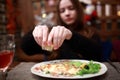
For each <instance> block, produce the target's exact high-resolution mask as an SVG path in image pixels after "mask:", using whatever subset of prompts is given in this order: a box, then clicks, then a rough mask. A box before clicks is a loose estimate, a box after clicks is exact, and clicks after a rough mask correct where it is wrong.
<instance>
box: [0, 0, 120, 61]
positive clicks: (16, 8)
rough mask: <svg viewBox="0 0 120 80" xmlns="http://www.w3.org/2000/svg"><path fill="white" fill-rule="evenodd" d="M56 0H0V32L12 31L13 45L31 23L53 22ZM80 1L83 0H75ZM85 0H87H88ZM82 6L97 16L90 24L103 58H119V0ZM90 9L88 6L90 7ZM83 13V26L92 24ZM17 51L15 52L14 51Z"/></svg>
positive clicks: (33, 25)
mask: <svg viewBox="0 0 120 80" xmlns="http://www.w3.org/2000/svg"><path fill="white" fill-rule="evenodd" d="M57 1H58V0H0V35H1V34H14V35H15V39H16V46H18V47H19V45H20V39H21V38H22V37H23V36H24V35H25V34H26V33H27V32H29V31H30V30H32V29H33V28H34V27H35V25H37V24H41V23H47V24H50V25H55V24H56V7H55V6H56V3H57ZM79 1H80V2H82V3H83V2H84V1H87V0H79ZM88 1H89V0H88ZM91 1H92V3H90V4H89V3H88V4H87V3H86V2H85V3H83V7H87V6H89V5H93V6H94V10H95V11H96V13H95V14H93V15H96V14H97V16H96V17H97V18H96V19H95V20H94V26H95V27H96V30H97V32H98V34H99V36H100V38H101V40H102V43H101V44H102V45H103V48H104V53H103V54H104V56H105V57H104V60H107V59H109V58H110V59H111V60H112V61H120V59H119V57H120V0H91ZM90 10H91V9H90ZM90 10H88V15H87V16H86V23H87V24H85V26H88V27H89V26H92V23H91V22H90V21H89V18H90V17H91V13H89V11H90ZM90 12H91V11H90ZM16 54H17V52H16Z"/></svg>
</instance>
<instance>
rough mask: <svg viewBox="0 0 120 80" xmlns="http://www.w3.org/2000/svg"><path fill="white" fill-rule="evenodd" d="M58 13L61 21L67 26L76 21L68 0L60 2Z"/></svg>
mask: <svg viewBox="0 0 120 80" xmlns="http://www.w3.org/2000/svg"><path fill="white" fill-rule="evenodd" d="M59 11H60V17H61V19H62V21H63V22H64V23H66V24H67V25H71V24H73V23H74V22H75V21H76V18H77V12H76V9H75V8H74V6H73V4H72V3H71V1H70V0H61V1H60V6H59Z"/></svg>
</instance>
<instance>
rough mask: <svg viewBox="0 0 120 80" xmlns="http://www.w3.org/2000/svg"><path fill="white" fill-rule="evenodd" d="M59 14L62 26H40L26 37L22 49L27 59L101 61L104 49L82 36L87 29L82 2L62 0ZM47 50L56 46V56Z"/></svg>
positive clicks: (59, 21) (59, 3) (59, 22)
mask: <svg viewBox="0 0 120 80" xmlns="http://www.w3.org/2000/svg"><path fill="white" fill-rule="evenodd" d="M57 12H58V13H57V15H58V26H53V27H52V29H51V30H49V28H48V26H47V25H37V26H36V27H35V28H34V30H33V31H32V32H30V33H28V34H27V35H25V36H24V38H23V41H22V45H21V47H22V50H23V51H24V52H25V53H26V54H27V56H28V57H29V56H30V57H31V56H36V57H34V61H43V60H45V59H48V60H51V59H81V58H82V59H87V60H97V61H100V60H101V46H100V45H99V44H98V43H96V42H95V41H93V40H92V39H88V38H87V37H84V36H82V35H81V33H82V31H83V30H84V26H83V9H82V6H81V5H80V3H79V1H78V0H59V2H58V5H57ZM46 46H52V47H53V52H48V51H46V50H43V49H44V48H45V47H46ZM55 51H57V53H54V52H55ZM38 55H39V57H38ZM31 58H32V57H31ZM29 60H30V59H29Z"/></svg>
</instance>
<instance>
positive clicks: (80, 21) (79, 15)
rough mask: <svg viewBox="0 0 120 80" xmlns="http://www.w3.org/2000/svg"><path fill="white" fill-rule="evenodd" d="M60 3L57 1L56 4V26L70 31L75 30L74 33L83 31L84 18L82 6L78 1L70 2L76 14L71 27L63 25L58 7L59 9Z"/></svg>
mask: <svg viewBox="0 0 120 80" xmlns="http://www.w3.org/2000/svg"><path fill="white" fill-rule="evenodd" d="M60 1H61V0H59V1H58V4H57V24H58V25H62V26H65V27H67V28H69V29H71V30H75V31H80V30H82V29H83V27H84V26H83V20H84V19H83V17H84V12H83V7H82V5H81V4H80V2H79V0H70V1H71V3H72V4H73V6H74V8H75V10H76V12H77V19H76V21H75V23H74V24H72V25H67V24H66V23H64V22H63V21H62V19H61V17H60V10H59V7H60Z"/></svg>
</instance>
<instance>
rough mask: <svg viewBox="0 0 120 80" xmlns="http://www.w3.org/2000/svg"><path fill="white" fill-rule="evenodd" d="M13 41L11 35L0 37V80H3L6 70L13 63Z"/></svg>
mask: <svg viewBox="0 0 120 80" xmlns="http://www.w3.org/2000/svg"><path fill="white" fill-rule="evenodd" d="M14 52H15V39H14V35H13V34H2V35H0V76H1V77H0V80H5V75H6V73H7V69H8V67H9V66H10V64H11V63H12V61H13V58H14Z"/></svg>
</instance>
